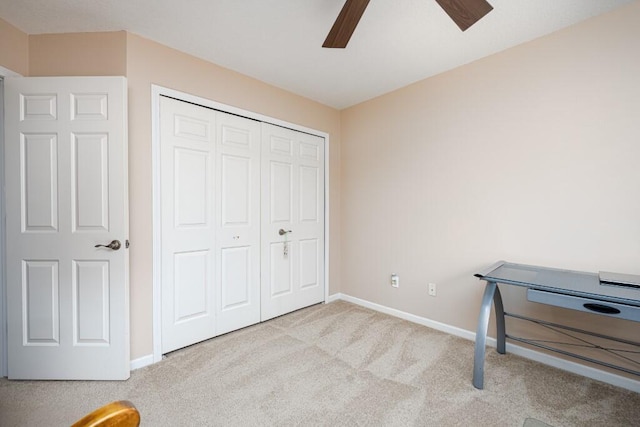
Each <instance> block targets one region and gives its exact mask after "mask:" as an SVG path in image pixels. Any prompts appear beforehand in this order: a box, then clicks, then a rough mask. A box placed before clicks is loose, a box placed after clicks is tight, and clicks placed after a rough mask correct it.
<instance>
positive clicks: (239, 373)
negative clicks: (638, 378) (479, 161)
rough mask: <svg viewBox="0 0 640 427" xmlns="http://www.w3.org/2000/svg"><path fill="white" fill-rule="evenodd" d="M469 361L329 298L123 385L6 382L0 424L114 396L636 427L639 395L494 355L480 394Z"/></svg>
mask: <svg viewBox="0 0 640 427" xmlns="http://www.w3.org/2000/svg"><path fill="white" fill-rule="evenodd" d="M472 360H473V343H472V342H470V341H466V340H463V339H460V338H457V337H453V336H450V335H447V334H444V333H441V332H437V331H434V330H432V329H429V328H426V327H423V326H420V325H416V324H413V323H410V322H407V321H404V320H400V319H397V318H394V317H391V316H387V315H384V314H380V313H377V312H374V311H371V310H368V309H365V308H362V307H359V306H355V305H352V304H349V303H345V302H334V303H331V304H327V305H317V306H313V307H310V308H307V309H304V310H300V311H297V312H295V313H291V314H288V315H286V316H282V317H280V318H277V319H274V320H272V321H269V322H266V323H262V324H259V325H255V326H252V327H249V328H246V329H243V330H240V331H236V332H233V333H231V334H227V335H224V336H221V337H218V338H215V339H212V340H209V341H206V342H204V343H201V344H198V345H195V346H192V347H189V348H186V349H183V350H180V351H177V352H174V353H171V354H170V355H169V356H168V357H167V359H165V360H163V361H162V362H160V363H157V364H155V365H152V366H148V367H146V368H143V369H139V370H136V371H134V372H132V375H131V378H130V379H129V380H128V381H124V382H90V381H87V382H67V381H50V382H39V381H8V380H6V379H2V380H0V426H3V427H8V426H43V425H47V426H64V425H70V424H71V423H73V422H74V421H75V420H77V419H79V418H81V417H82V416H83V415H84V414H86V413H88V412H90V411H91V410H93V409H95V408H97V407H99V406H102V405H103V404H105V403H108V402H110V401H114V400H120V399H127V400H131V401H132V402H133V403H134V404H135V405H136V406H137V407H138V409H139V410H140V413H141V416H142V425H144V426H204V425H219V426H237V425H242V426H258V425H260V426H262V425H265V426H270V425H273V426H276V425H277V426H289V425H303V426H306V425H331V426H335V425H349V426H370V425H388V426H456V425H459V426H514V427H515V426H517V427H521V426H523V424H525V422H526V421H527V419H533V420H531V421H529V422H530V423H531V422H534V420H539V421H541V422H542V423H546V424H549V425H553V426H557V427H559V426H599V425H607V426H631V425H638V424H639V423H640V394H638V393H633V392H631V391H627V390H624V389H619V388H615V387H612V386H609V385H607V384H603V383H599V382H596V381H593V380H590V379H587V378H584V377H580V376H576V375H573V374H569V373H565V372H562V371H559V370H556V369H554V368H550V367H547V366H545V365H540V364H537V363H534V362H531V361H528V360H525V359H522V358H519V357H517V356H513V355H506V356H500V355H498V354H496V353H495V351H488V354H487V364H486V375H485V389H484V390H482V391H480V390H476V389H475V388H473V386H472V385H471V372H472ZM533 425H535V424H533ZM538 425H544V424H538Z"/></svg>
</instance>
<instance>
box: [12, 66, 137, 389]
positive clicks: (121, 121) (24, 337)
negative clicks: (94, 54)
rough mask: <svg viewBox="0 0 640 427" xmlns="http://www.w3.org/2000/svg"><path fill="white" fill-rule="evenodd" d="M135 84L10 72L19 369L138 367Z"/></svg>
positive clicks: (125, 372) (85, 373) (15, 362)
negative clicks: (131, 176)
mask: <svg viewBox="0 0 640 427" xmlns="http://www.w3.org/2000/svg"><path fill="white" fill-rule="evenodd" d="M126 93H127V85H126V80H125V79H124V78H122V77H54V78H51V77H47V78H40V77H39V78H25V79H22V78H20V79H6V80H5V111H6V135H5V136H6V137H5V144H6V146H5V164H6V168H5V172H6V176H5V178H6V200H7V229H6V234H7V245H6V246H7V302H8V304H7V306H8V310H7V311H8V314H7V319H8V346H9V354H8V359H9V366H8V368H9V369H8V371H9V378H15V379H110V380H112V379H126V378H128V377H129V363H130V362H129V283H128V277H129V276H128V260H129V258H128V250H127V248H126V246H127V244H126V242H127V239H128V207H127V138H126V102H127V98H126ZM115 240H117V241H119V243H120V245H121V246H120V247H119V248H117V249H116V246H117V245H112V248H104V247H98V248H96V247H95V245H98V244H108V243H109V242H111V241H115Z"/></svg>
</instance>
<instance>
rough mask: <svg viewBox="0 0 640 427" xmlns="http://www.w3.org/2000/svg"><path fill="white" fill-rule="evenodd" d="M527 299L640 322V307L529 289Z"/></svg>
mask: <svg viewBox="0 0 640 427" xmlns="http://www.w3.org/2000/svg"><path fill="white" fill-rule="evenodd" d="M527 299H528V300H529V301H533V302H539V303H542V304H547V305H555V306H556V307H564V308H570V309H572V310H579V311H586V312H587V313H596V314H602V315H605V316H610V317H618V318H620V319H627V320H633V321H634V322H640V307H635V306H633V305H625V304H617V303H613V302H604V301H599V300H595V299H589V298H582V297H574V296H572V295H563V294H557V293H555V292H547V291H539V290H537V289H527Z"/></svg>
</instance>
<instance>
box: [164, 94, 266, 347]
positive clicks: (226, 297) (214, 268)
mask: <svg viewBox="0 0 640 427" xmlns="http://www.w3.org/2000/svg"><path fill="white" fill-rule="evenodd" d="M160 121H161V130H160V140H161V142H160V143H161V176H162V182H161V188H162V190H161V191H162V195H161V199H162V202H161V205H162V233H161V234H162V352H163V353H167V352H169V351H172V350H176V349H178V348H181V347H185V346H188V345H191V344H195V343H197V342H200V341H203V340H205V339H208V338H212V337H214V336H216V335H220V334H224V333H226V332H229V331H233V330H236V329H240V328H243V327H245V326H249V325H252V324H255V323H258V322H259V321H260V143H261V139H260V132H261V129H260V122H257V121H255V120H250V119H246V118H243V117H238V116H234V115H231V114H227V113H223V112H219V111H215V110H212V109H210V108H206V107H202V106H198V105H193V104H190V103H187V102H184V101H178V100H175V99H170V98H165V97H163V98H161V103H160Z"/></svg>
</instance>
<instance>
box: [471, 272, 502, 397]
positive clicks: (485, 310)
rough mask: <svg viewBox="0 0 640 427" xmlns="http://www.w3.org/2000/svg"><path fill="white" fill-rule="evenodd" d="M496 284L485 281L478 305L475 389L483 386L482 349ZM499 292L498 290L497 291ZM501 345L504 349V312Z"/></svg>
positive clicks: (474, 372)
mask: <svg viewBox="0 0 640 427" xmlns="http://www.w3.org/2000/svg"><path fill="white" fill-rule="evenodd" d="M497 287H498V285H497V284H496V283H495V282H487V285H486V286H485V288H484V295H483V296H482V305H481V306H480V316H479V317H478V329H477V330H476V345H475V351H474V357H473V386H474V387H475V388H477V389H482V388H483V387H484V350H485V346H486V342H487V329H489V316H490V315H491V302H492V301H493V300H494V298H493V296H494V294H495V292H496V289H497ZM498 292H499V291H498ZM498 299H499V300H500V309H501V310H502V298H501V297H499V298H498ZM497 317H502V331H503V333H502V336H503V338H502V347H503V349H502V350H503V351H504V312H503V313H502V316H497Z"/></svg>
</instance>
